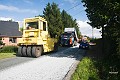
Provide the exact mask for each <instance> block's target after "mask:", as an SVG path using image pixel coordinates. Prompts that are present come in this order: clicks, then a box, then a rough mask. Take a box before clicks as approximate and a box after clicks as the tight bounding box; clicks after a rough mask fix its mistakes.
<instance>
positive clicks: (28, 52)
mask: <svg viewBox="0 0 120 80" xmlns="http://www.w3.org/2000/svg"><path fill="white" fill-rule="evenodd" d="M27 55H28V56H29V57H31V56H32V47H31V46H28V47H27Z"/></svg>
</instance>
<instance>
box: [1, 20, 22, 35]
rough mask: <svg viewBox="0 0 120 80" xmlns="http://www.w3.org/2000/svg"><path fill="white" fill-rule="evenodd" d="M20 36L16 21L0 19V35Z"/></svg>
mask: <svg viewBox="0 0 120 80" xmlns="http://www.w3.org/2000/svg"><path fill="white" fill-rule="evenodd" d="M3 35H4V36H8V37H20V36H22V33H21V32H20V31H19V25H18V22H11V21H0V36H1V37H2V36H3Z"/></svg>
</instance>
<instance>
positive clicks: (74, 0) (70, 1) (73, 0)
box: [64, 0, 76, 4]
mask: <svg viewBox="0 0 120 80" xmlns="http://www.w3.org/2000/svg"><path fill="white" fill-rule="evenodd" d="M64 1H67V2H69V3H71V4H74V3H76V0H64Z"/></svg>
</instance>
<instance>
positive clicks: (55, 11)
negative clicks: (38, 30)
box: [43, 3, 63, 37]
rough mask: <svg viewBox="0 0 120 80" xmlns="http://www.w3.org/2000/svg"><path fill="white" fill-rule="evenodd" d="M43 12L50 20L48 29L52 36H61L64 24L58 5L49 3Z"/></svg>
mask: <svg viewBox="0 0 120 80" xmlns="http://www.w3.org/2000/svg"><path fill="white" fill-rule="evenodd" d="M43 14H44V17H45V19H46V20H47V21H48V30H49V32H50V35H51V37H55V35H58V36H59V35H60V34H61V33H62V31H63V25H62V19H61V14H60V9H59V8H58V5H57V4H55V3H52V4H50V3H48V4H47V6H46V8H44V11H43Z"/></svg>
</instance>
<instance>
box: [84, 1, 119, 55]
mask: <svg viewBox="0 0 120 80" xmlns="http://www.w3.org/2000/svg"><path fill="white" fill-rule="evenodd" d="M82 2H83V3H84V6H85V7H86V12H87V16H88V19H89V20H90V23H89V24H90V25H91V26H92V27H96V28H101V27H102V36H103V38H104V37H105V38H109V39H108V40H109V41H110V42H111V43H112V44H116V45H117V44H119V43H120V36H119V35H120V31H119V30H120V27H119V26H120V15H119V14H120V2H119V1H118V0H114V1H112V0H99V1H97V0H82ZM119 45H120V44H119ZM113 46H114V47H111V48H113V49H114V51H112V52H115V51H116V49H117V47H116V46H115V45H113ZM117 46H118V45H117ZM113 49H111V50H113ZM118 51H120V50H118ZM119 53H120V52H119Z"/></svg>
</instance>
